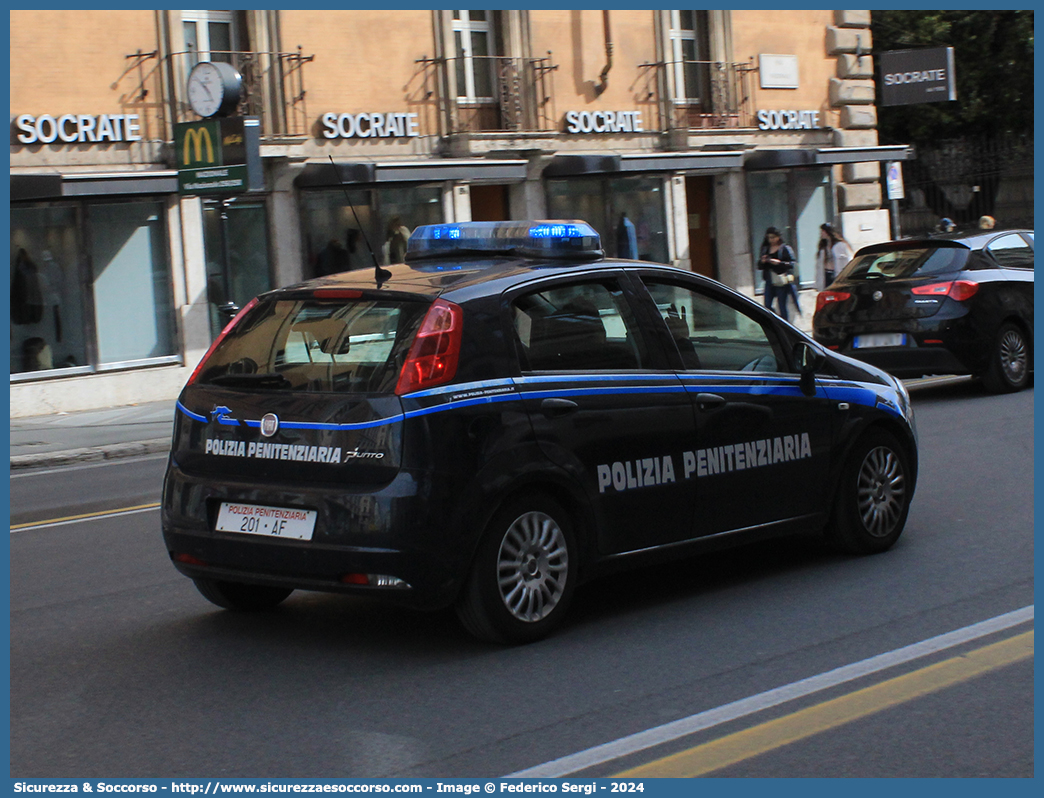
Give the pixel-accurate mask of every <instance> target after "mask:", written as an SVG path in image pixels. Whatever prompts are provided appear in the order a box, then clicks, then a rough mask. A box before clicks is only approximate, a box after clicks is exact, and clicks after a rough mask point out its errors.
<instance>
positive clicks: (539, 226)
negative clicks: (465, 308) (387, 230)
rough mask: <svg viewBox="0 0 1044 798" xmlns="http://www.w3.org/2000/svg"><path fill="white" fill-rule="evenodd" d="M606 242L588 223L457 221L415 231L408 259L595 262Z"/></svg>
mask: <svg viewBox="0 0 1044 798" xmlns="http://www.w3.org/2000/svg"><path fill="white" fill-rule="evenodd" d="M604 254H605V253H604V252H602V241H601V239H600V238H599V236H598V233H596V232H595V230H594V228H592V227H591V225H589V224H588V223H587V222H581V221H574V220H567V221H558V220H554V221H512V222H457V223H455V224H429V225H422V226H421V227H418V228H417V229H416V230H414V231H413V235H411V236H410V241H409V244H408V245H407V247H406V260H407V261H415V260H422V259H424V258H445V257H450V256H458V257H459V256H468V255H471V256H474V255H509V256H510V255H521V256H525V257H536V258H551V259H557V258H567V259H580V260H595V259H597V258H601V257H603V256H604Z"/></svg>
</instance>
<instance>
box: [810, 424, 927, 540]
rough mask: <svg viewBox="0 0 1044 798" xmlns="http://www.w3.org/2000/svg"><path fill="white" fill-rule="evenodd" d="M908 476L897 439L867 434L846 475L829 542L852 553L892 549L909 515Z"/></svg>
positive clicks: (907, 463)
mask: <svg viewBox="0 0 1044 798" xmlns="http://www.w3.org/2000/svg"><path fill="white" fill-rule="evenodd" d="M910 474H911V472H910V460H909V457H908V455H907V453H906V450H905V449H903V447H902V446H901V445H900V444H899V442H898V441H897V440H896V439H895V436H893V435H892V434H891V433H889V432H887V431H885V430H883V429H870V430H869V431H867V432H866V433H865V434H864V435H863V436H862V437H861V438H860V439H859V441H858V442H857V443H856V445H855V447H853V449H852V452H851V454H850V456H849V458H848V461H847V462H846V463H845V466H844V469H843V471H842V474H841V483H840V486H839V488H838V496H837V500H836V502H835V505H834V517H833V519H832V523H831V527H830V530H829V535H830V542H831V543H833V544H834V545H835V547H837V548H838V549H840V550H842V551H845V552H848V553H850V554H876V553H878V552H882V551H886V550H887V549H889V548H891V547H892V545H893V544H894V543H895V542H896V541H897V540H898V539H899V535H901V534H902V531H903V527H904V526H905V524H906V516H907V513H908V512H909V511H910V499H911V491H912V483H911V481H910Z"/></svg>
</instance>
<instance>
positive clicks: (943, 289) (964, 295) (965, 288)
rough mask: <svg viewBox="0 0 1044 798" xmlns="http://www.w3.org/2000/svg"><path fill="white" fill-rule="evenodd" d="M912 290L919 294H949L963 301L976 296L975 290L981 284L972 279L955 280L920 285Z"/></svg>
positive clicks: (957, 300)
mask: <svg viewBox="0 0 1044 798" xmlns="http://www.w3.org/2000/svg"><path fill="white" fill-rule="evenodd" d="M911 290H912V291H913V292H914V293H915V294H917V295H918V296H948V297H949V298H950V299H953V300H954V301H956V302H963V301H964V300H966V299H971V298H972V297H973V296H975V292H976V291H978V290H979V284H978V283H973V282H971V281H970V280H953V281H952V282H946V283H932V284H931V285H918V286H916V287H914V288H913V289H911Z"/></svg>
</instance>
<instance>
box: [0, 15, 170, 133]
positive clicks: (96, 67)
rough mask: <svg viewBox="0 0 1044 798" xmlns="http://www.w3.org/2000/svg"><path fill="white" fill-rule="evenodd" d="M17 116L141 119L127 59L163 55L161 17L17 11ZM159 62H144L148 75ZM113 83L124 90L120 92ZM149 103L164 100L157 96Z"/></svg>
mask: <svg viewBox="0 0 1044 798" xmlns="http://www.w3.org/2000/svg"><path fill="white" fill-rule="evenodd" d="M10 14H11V113H12V114H16V115H17V114H32V115H34V116H40V115H43V114H51V115H54V116H57V115H59V114H65V113H70V114H94V115H97V114H118V113H141V112H142V106H141V104H140V103H138V102H136V101H135V99H134V98H135V96H136V95H137V94H138V86H139V80H138V78H139V72H138V70H134V71H133V72H132V73H131V74H128V75H126V76H123V77H121V75H123V72H124V70H126V69H127V67H128V66H129V65H130V64H131V63H133V62H132V61H131V60H129V59H127V58H125V57H124V56H127V55H130V54H131V53H135V52H137V51H138V50H142V51H143V52H145V53H148V52H151V51H153V50H155V49H157V46H158V45H157V33H156V18H155V12H153V11H137V10H134V11H81V10H68V11H11V12H10ZM155 66H156V59H155V58H153V59H150V60H148V61H145V62H144V71H145V72H146V73H147V72H149V71H150V70H152V69H154V68H155ZM113 84H116V86H115V88H114V87H113ZM149 94H150V96H148V97H147V98H146V102H154V101H157V100H159V99H160V98H159V97H158V96H156V94H157V91H156V90H152V91H150V93H149Z"/></svg>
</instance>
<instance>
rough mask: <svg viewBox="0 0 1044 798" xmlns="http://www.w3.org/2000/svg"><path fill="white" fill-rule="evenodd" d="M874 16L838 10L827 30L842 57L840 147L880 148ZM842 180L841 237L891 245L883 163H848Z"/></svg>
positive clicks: (835, 88) (836, 84)
mask: <svg viewBox="0 0 1044 798" xmlns="http://www.w3.org/2000/svg"><path fill="white" fill-rule="evenodd" d="M872 46H873V42H872V41H871V38H870V12H869V11H835V12H834V25H833V26H832V27H830V28H828V29H827V52H828V53H829V54H830V55H833V56H836V57H837V77H835V78H831V79H830V104H831V105H832V106H833V107H834V108H836V109H837V110H838V111H839V112H840V113H839V115H840V120H839V123H838V127H837V128H836V129H835V130H834V146H836V147H875V146H877V144H878V139H877V107H876V106H875V105H874V61H873V58H872V57H871V55H870V51H871V49H872ZM839 173H840V174H839V175H837V174H835V178H837V177H838V176H839V177H840V180H837V206H838V211H839V215H840V221H841V234H842V235H843V236H844V237H845V238H846V239H847V240H848V241H849V243H850V244H852V246H853V247H859V246H862V245H864V244H867V243H872V242H877V241H884V240H887V239H888V238H889V237H890V235H889V225H888V211H887V210H886V209H882V207H881V203H882V191H881V179H880V178H881V167H880V165H879V164H878V162H877V161H871V162H866V163H851V164H845V165H844V166H843V167H841V169H840V170H839Z"/></svg>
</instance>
